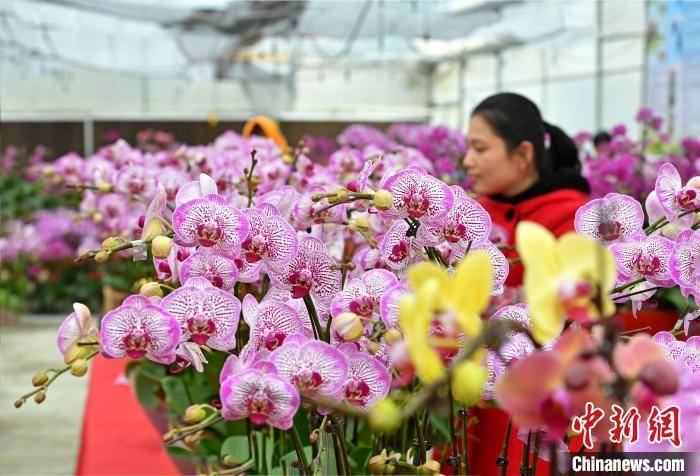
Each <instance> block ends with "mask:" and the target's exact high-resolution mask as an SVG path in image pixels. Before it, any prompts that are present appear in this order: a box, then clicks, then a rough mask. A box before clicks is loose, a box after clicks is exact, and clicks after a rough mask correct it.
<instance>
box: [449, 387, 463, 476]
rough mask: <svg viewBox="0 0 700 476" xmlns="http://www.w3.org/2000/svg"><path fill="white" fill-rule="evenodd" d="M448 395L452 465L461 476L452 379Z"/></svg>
mask: <svg viewBox="0 0 700 476" xmlns="http://www.w3.org/2000/svg"><path fill="white" fill-rule="evenodd" d="M447 395H448V399H449V401H448V403H447V404H448V405H449V410H450V412H449V417H448V418H449V419H450V441H451V442H452V467H453V468H454V469H455V474H457V476H460V475H461V474H462V473H461V471H460V470H461V468H462V465H461V464H460V462H459V448H458V447H457V432H455V409H454V405H455V402H454V397H452V380H450V383H449V384H448V385H447Z"/></svg>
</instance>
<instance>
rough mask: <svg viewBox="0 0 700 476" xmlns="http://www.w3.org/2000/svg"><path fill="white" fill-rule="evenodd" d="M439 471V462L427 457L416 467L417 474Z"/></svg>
mask: <svg viewBox="0 0 700 476" xmlns="http://www.w3.org/2000/svg"><path fill="white" fill-rule="evenodd" d="M439 472H440V462H439V461H435V460H434V459H429V460H428V461H426V462H425V463H423V464H422V465H420V466H419V467H418V474H437V473H439Z"/></svg>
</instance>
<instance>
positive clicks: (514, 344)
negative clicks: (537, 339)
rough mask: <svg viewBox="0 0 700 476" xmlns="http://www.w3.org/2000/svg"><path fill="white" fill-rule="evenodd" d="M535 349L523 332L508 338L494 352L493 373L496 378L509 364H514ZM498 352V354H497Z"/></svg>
mask: <svg viewBox="0 0 700 476" xmlns="http://www.w3.org/2000/svg"><path fill="white" fill-rule="evenodd" d="M534 351H535V346H534V345H533V344H532V341H531V340H530V338H529V337H527V336H526V335H525V334H522V333H519V334H516V335H515V336H513V337H511V338H510V339H508V340H507V341H506V342H505V343H504V344H503V345H502V346H501V348H500V349H499V350H498V352H497V353H494V358H493V373H494V375H495V377H496V379H498V378H499V377H500V376H502V375H503V374H504V373H505V372H506V370H507V369H508V367H509V366H511V365H513V364H515V362H517V361H518V360H520V359H522V358H524V357H527V356H528V355H530V354H532V353H533V352H534ZM499 354H500V355H499Z"/></svg>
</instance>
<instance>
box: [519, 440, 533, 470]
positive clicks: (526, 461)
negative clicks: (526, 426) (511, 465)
mask: <svg viewBox="0 0 700 476" xmlns="http://www.w3.org/2000/svg"><path fill="white" fill-rule="evenodd" d="M531 438H532V432H531V431H528V432H527V441H526V442H525V448H524V449H523V457H522V459H521V460H520V474H521V476H529V474H530V439H531Z"/></svg>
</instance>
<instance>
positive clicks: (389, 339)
mask: <svg viewBox="0 0 700 476" xmlns="http://www.w3.org/2000/svg"><path fill="white" fill-rule="evenodd" d="M402 340H403V337H402V336H401V332H400V331H399V330H398V329H397V328H395V327H392V328H390V329H387V331H386V332H385V333H384V341H385V342H386V343H387V344H389V345H396V344H398V343H399V342H401V341H402Z"/></svg>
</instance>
